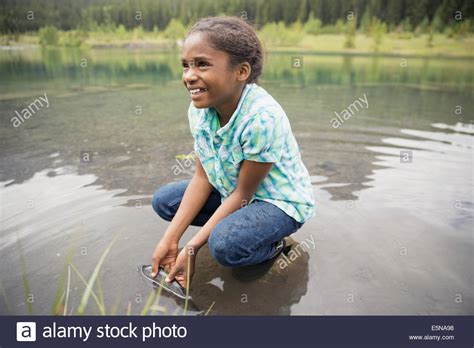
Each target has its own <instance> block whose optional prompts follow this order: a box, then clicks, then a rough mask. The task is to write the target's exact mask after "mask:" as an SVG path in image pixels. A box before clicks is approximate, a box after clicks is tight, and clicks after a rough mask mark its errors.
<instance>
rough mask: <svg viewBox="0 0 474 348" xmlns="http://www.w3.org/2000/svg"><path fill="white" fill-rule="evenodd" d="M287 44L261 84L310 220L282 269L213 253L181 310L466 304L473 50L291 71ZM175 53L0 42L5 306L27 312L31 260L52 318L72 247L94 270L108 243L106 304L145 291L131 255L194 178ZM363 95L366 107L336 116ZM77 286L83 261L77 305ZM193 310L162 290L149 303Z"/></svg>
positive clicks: (37, 304) (40, 307)
mask: <svg viewBox="0 0 474 348" xmlns="http://www.w3.org/2000/svg"><path fill="white" fill-rule="evenodd" d="M291 57H292V55H291V54H289V55H284V54H270V55H269V57H268V62H267V65H266V70H265V74H264V76H263V78H262V81H261V85H262V86H263V87H264V88H266V89H267V90H268V91H269V92H270V93H271V94H272V95H273V96H274V97H275V98H276V99H277V100H278V101H279V102H280V103H281V104H282V106H283V107H284V109H285V110H286V112H287V114H288V116H289V118H290V121H291V124H292V129H293V132H294V133H295V136H296V138H297V140H298V143H299V145H300V149H301V152H302V156H303V160H304V162H305V164H306V166H307V168H308V170H309V172H310V174H311V175H312V179H313V185H314V190H315V197H316V201H317V209H316V216H315V217H314V218H313V219H312V220H310V221H309V222H307V223H306V224H305V225H304V226H303V227H302V229H301V230H299V231H298V232H297V233H296V234H294V235H293V236H292V238H291V239H289V242H290V243H293V244H295V246H294V248H293V250H296V251H298V253H294V254H292V255H290V256H292V258H291V259H290V256H289V257H288V259H287V260H286V261H285V262H286V267H284V268H282V267H280V266H282V265H285V264H284V263H282V262H280V263H278V264H277V263H276V264H275V265H274V267H273V268H272V269H271V271H270V272H269V273H268V274H267V275H265V276H264V277H263V278H262V279H260V280H258V281H255V282H252V283H241V282H238V281H237V280H235V279H234V278H233V277H232V274H231V272H230V270H229V269H226V268H224V267H221V266H219V265H218V264H217V263H216V262H215V261H213V260H212V258H211V257H210V255H209V252H208V250H207V248H203V249H202V251H201V252H200V254H199V255H198V258H197V271H196V274H195V277H194V280H193V284H192V288H191V293H192V296H193V300H194V302H193V304H192V306H189V307H188V313H190V314H197V313H198V312H199V311H201V310H207V309H208V308H209V307H210V306H212V309H211V311H210V313H211V314H473V313H474V310H473V294H472V287H471V285H472V281H473V277H472V270H471V267H470V264H471V263H472V257H473V254H472V253H473V239H472V226H473V210H474V209H473V163H472V162H473V152H472V147H473V134H474V127H473V125H472V122H473V121H474V120H471V119H472V97H473V94H474V92H473V86H474V82H473V76H474V67H473V64H472V61H471V60H441V59H415V58H409V59H408V66H407V67H401V66H400V58H389V57H350V56H317V55H308V56H304V57H303V58H304V65H303V69H292V68H291ZM178 58H179V55H177V54H176V53H172V52H167V53H160V52H143V51H122V50H113V51H85V52H81V51H73V50H58V51H54V50H53V51H51V50H50V51H41V50H22V51H13V52H12V51H3V52H0V76H1V77H2V85H1V87H0V91H1V97H0V142H1V152H0V164H1V166H0V168H1V171H0V199H1V216H0V220H1V226H0V253H1V263H0V274H1V276H0V281H1V284H0V285H1V288H0V290H2V296H1V297H2V299H3V300H2V301H0V313H2V314H3V313H14V314H23V313H26V312H27V303H26V301H25V287H24V283H23V280H22V261H21V255H22V257H23V259H24V260H25V267H24V271H23V273H24V274H26V275H27V277H28V279H29V285H30V288H31V289H30V294H31V295H33V296H32V297H31V296H30V297H29V301H30V302H32V308H33V313H34V314H48V313H49V312H50V310H51V306H52V304H53V302H54V296H55V291H56V289H57V288H58V285H59V281H60V275H61V273H62V272H63V271H64V270H65V266H66V265H67V260H68V257H70V258H72V262H73V263H74V265H75V266H76V267H77V269H79V270H80V272H81V273H82V274H83V275H84V276H85V277H86V278H88V277H89V276H90V274H91V273H92V271H93V269H94V267H95V265H96V263H97V262H98V260H99V259H100V256H101V255H102V253H103V252H104V250H106V248H107V246H108V245H109V244H110V242H111V241H112V240H113V239H114V238H116V241H115V243H114V245H113V247H112V249H111V251H110V253H109V254H108V256H107V258H106V260H105V264H104V266H103V268H102V271H101V275H100V282H101V286H102V288H103V292H104V296H105V302H106V304H107V311H108V312H110V311H112V309H113V308H114V309H116V313H119V314H123V313H126V311H127V307H129V306H130V309H131V312H132V313H136V314H138V313H140V311H141V309H142V308H143V306H144V303H145V301H146V299H147V298H148V295H149V294H150V291H152V289H151V288H150V287H149V286H148V285H147V284H146V283H145V282H143V281H142V279H141V276H140V275H139V274H138V273H137V271H136V268H137V266H138V265H139V264H148V263H150V261H151V260H150V259H151V255H152V252H153V249H154V247H155V245H156V243H157V242H158V240H159V238H160V236H161V234H162V233H163V231H164V229H165V228H166V226H167V222H165V221H163V220H161V219H160V218H159V217H158V216H156V215H155V214H154V212H153V210H152V209H151V207H150V199H151V195H152V194H153V192H154V190H155V189H156V188H158V187H159V186H160V185H163V184H165V183H167V182H170V181H175V180H181V179H185V178H189V177H190V175H191V173H192V167H187V166H186V165H185V164H184V162H183V161H181V165H179V166H178V167H176V165H178V162H179V161H180V160H178V159H177V158H176V156H178V155H181V154H187V153H189V152H191V151H192V139H191V136H190V133H189V127H188V124H187V117H186V110H187V107H188V105H189V97H188V96H187V93H186V91H185V90H184V88H183V87H182V86H181V84H180V82H179V74H180V70H179V69H180V68H179V59H178ZM84 59H86V62H87V66H81V63H84ZM83 65H84V64H83ZM44 93H46V94H47V96H48V99H49V107H48V108H46V107H44V108H41V109H40V110H38V111H37V112H36V113H35V114H34V115H32V116H31V117H30V118H29V119H28V120H25V122H24V123H22V124H21V125H20V126H19V127H18V128H14V127H13V125H12V122H11V121H10V119H11V118H12V117H13V116H14V115H15V110H17V111H19V112H21V110H22V109H23V108H25V107H26V106H28V105H29V104H30V103H32V102H33V101H34V100H35V98H38V97H39V96H43V95H44ZM364 95H365V96H366V98H367V101H368V105H369V106H368V108H367V109H365V108H360V110H358V111H356V112H355V113H354V114H353V115H352V117H350V118H349V119H347V120H345V121H344V122H343V123H342V124H341V126H340V127H339V128H337V129H336V128H333V127H332V123H331V119H332V118H334V117H335V114H334V113H335V112H337V113H339V114H341V112H342V111H343V110H344V109H346V108H348V107H349V105H350V104H351V103H353V102H354V101H355V100H356V99H357V98H359V97H363V96H364ZM406 151H409V152H406ZM410 151H411V152H410ZM84 153H86V154H88V155H90V159H91V160H90V161H88V162H87V161H81V158H82V159H84V156H83V155H84ZM81 155H82V157H81ZM407 156H408V157H407ZM407 159H408V160H407ZM176 168H180V169H179V170H178V171H179V172H180V173H179V174H178V175H175V173H176ZM196 231H197V228H196V227H190V228H189V230H188V232H187V234H186V235H185V237H184V239H183V243H184V242H185V241H186V240H187V239H189V238H190V234H192V233H194V232H196ZM310 240H312V241H315V247H314V248H313V244H311V243H310V242H309V241H310ZM296 244H299V246H296ZM83 289H84V285H83V284H82V283H81V281H80V280H79V279H78V277H77V275H76V274H75V273H72V274H71V293H70V306H69V310H72V311H73V312H74V311H75V310H77V306H78V304H79V301H80V296H81V295H82V292H83ZM183 308H184V303H183V301H181V300H175V299H173V298H172V297H169V296H166V295H164V294H163V296H162V298H161V299H160V306H159V307H157V308H156V311H155V312H156V313H158V314H159V313H167V314H175V313H182V312H183ZM96 311H97V310H96V309H95V307H94V305H93V303H92V302H91V303H90V306H89V308H88V312H90V313H92V314H93V313H95V312H96Z"/></svg>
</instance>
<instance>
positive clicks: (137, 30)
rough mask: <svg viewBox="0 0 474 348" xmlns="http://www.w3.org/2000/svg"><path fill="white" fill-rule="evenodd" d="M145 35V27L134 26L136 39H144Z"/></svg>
mask: <svg viewBox="0 0 474 348" xmlns="http://www.w3.org/2000/svg"><path fill="white" fill-rule="evenodd" d="M144 36H145V32H144V30H143V27H142V26H141V25H139V26H138V27H135V28H133V38H134V39H143V37H144Z"/></svg>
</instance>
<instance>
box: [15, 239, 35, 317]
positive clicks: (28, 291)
mask: <svg viewBox="0 0 474 348" xmlns="http://www.w3.org/2000/svg"><path fill="white" fill-rule="evenodd" d="M17 246H18V252H19V255H20V264H21V279H22V280H23V288H24V289H25V303H26V308H27V311H28V314H29V315H31V314H33V306H32V305H31V303H30V302H29V301H28V296H29V295H30V294H31V289H30V283H29V281H28V276H27V275H26V261H25V257H24V256H23V248H22V247H21V242H20V238H19V237H18V236H17Z"/></svg>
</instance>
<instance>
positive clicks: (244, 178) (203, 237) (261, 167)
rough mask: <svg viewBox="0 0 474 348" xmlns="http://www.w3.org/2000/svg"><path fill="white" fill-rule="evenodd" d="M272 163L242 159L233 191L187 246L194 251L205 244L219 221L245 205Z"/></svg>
mask: <svg viewBox="0 0 474 348" xmlns="http://www.w3.org/2000/svg"><path fill="white" fill-rule="evenodd" d="M272 165H273V163H262V162H253V161H249V160H244V161H243V162H242V165H241V168H240V172H239V181H238V183H237V187H236V189H235V191H234V192H232V194H231V195H230V196H229V197H228V198H227V199H226V200H225V201H224V203H222V204H221V205H220V206H219V208H217V210H216V211H215V212H214V214H213V215H212V216H211V217H210V219H209V220H208V221H207V222H206V224H205V225H204V226H203V227H202V228H201V230H199V232H198V233H196V234H195V235H194V237H193V238H191V240H190V241H189V242H188V244H187V245H188V248H191V250H192V251H193V252H194V253H196V252H197V251H198V250H199V249H200V248H201V247H202V246H203V245H204V244H206V242H207V239H208V238H209V235H210V234H211V231H212V230H213V229H214V227H215V226H216V225H217V224H218V223H219V221H221V220H222V219H223V218H225V217H226V216H228V215H230V214H232V213H233V212H234V211H236V210H238V209H240V208H242V207H243V206H244V205H246V204H247V203H248V202H249V201H250V200H251V199H252V196H253V194H254V193H255V191H257V188H258V186H259V185H260V183H261V182H262V181H263V179H265V177H266V176H267V174H268V172H269V171H270V170H271V168H272Z"/></svg>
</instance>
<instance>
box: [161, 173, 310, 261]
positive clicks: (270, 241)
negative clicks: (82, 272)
mask: <svg viewBox="0 0 474 348" xmlns="http://www.w3.org/2000/svg"><path fill="white" fill-rule="evenodd" d="M188 184H189V180H183V181H179V182H175V183H170V184H167V185H164V186H162V187H161V188H160V189H159V190H158V191H156V192H155V194H154V195H153V200H152V206H153V209H154V210H155V212H156V213H157V214H158V215H159V216H161V217H162V218H163V219H165V220H167V221H171V220H172V219H173V217H174V216H175V214H176V211H177V210H178V208H179V205H180V203H181V200H182V198H183V195H184V191H185V190H186V187H187V186H188ZM220 204H221V196H220V194H219V192H218V191H217V190H216V189H213V190H212V192H211V194H210V195H209V198H208V199H207V201H206V203H205V204H204V206H203V207H202V209H201V211H200V212H199V213H198V215H197V216H196V217H195V218H194V220H193V221H192V223H191V225H193V226H203V225H204V224H205V223H206V222H207V220H209V218H210V217H211V216H212V214H213V213H214V212H215V211H216V209H217V208H218V207H219V206H220ZM302 225H303V224H301V223H299V222H298V221H296V220H295V219H293V218H292V217H291V216H289V215H287V214H286V213H285V212H284V211H283V210H281V209H280V208H278V207H277V206H275V205H273V204H271V203H268V202H264V201H260V200H254V201H253V202H252V203H250V204H249V205H247V206H244V207H243V208H240V209H239V210H237V211H235V212H233V213H232V214H230V215H228V216H227V217H225V218H224V219H222V220H221V221H219V223H218V224H217V225H216V226H215V227H214V229H213V230H212V232H211V234H210V236H209V238H208V241H207V243H208V246H209V250H210V252H211V255H212V256H213V257H214V258H215V259H216V260H217V262H219V263H220V264H222V265H224V266H228V267H242V266H248V265H254V264H258V263H261V262H263V261H265V260H268V259H269V258H271V257H272V255H273V254H274V252H275V246H276V244H277V242H278V241H280V240H281V239H283V238H284V237H286V236H289V235H290V234H292V233H293V232H296V231H297V230H298V229H299V228H300V227H301V226H302Z"/></svg>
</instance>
